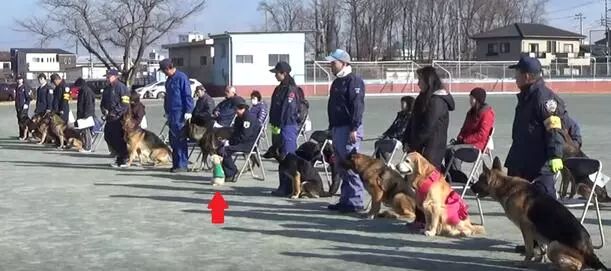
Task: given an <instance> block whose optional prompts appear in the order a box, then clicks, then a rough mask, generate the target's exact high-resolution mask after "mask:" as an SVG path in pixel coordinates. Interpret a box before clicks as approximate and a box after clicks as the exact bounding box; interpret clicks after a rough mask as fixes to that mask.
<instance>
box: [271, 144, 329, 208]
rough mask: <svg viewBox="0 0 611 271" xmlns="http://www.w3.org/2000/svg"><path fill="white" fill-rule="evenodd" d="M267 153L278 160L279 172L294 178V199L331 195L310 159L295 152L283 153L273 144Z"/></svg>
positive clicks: (292, 195) (292, 196)
mask: <svg viewBox="0 0 611 271" xmlns="http://www.w3.org/2000/svg"><path fill="white" fill-rule="evenodd" d="M267 153H268V154H270V155H271V156H272V158H275V159H276V161H278V163H279V165H278V172H279V173H278V174H279V175H281V176H287V177H289V178H290V179H291V180H292V186H293V193H292V194H291V198H292V199H296V198H300V197H302V198H303V197H307V198H318V197H330V196H331V194H330V193H328V192H326V191H324V186H323V183H322V179H321V178H320V175H319V174H318V172H317V171H316V169H314V166H313V165H312V163H310V161H307V160H305V159H303V158H301V157H299V156H297V155H296V154H293V153H289V154H287V155H282V154H281V153H280V149H279V148H278V147H276V146H271V147H270V149H269V150H268V151H267Z"/></svg>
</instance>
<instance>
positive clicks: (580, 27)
mask: <svg viewBox="0 0 611 271" xmlns="http://www.w3.org/2000/svg"><path fill="white" fill-rule="evenodd" d="M585 18H586V17H585V16H583V13H581V12H579V13H577V14H575V20H579V34H581V35H583V20H584V19H585ZM581 42H582V43H583V40H581Z"/></svg>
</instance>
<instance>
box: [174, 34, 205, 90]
mask: <svg viewBox="0 0 611 271" xmlns="http://www.w3.org/2000/svg"><path fill="white" fill-rule="evenodd" d="M213 46H214V40H212V39H210V38H204V39H202V40H199V41H191V42H180V43H175V44H166V45H163V46H162V48H163V49H167V50H168V55H169V58H170V59H172V63H174V65H175V66H176V68H178V69H179V70H181V71H183V72H185V73H187V75H189V77H191V78H194V79H197V80H198V81H200V82H202V83H203V82H211V81H212V75H213V72H212V67H213V64H214V49H213Z"/></svg>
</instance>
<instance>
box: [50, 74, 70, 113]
mask: <svg viewBox="0 0 611 271" xmlns="http://www.w3.org/2000/svg"><path fill="white" fill-rule="evenodd" d="M51 83H53V86H54V87H55V89H54V90H53V106H52V107H53V112H55V113H56V114H58V115H60V116H61V117H62V120H64V122H65V123H68V121H69V120H70V118H69V117H68V116H69V115H70V104H69V102H70V89H69V88H66V83H65V82H64V80H63V79H62V78H61V76H59V74H57V73H54V74H52V75H51Z"/></svg>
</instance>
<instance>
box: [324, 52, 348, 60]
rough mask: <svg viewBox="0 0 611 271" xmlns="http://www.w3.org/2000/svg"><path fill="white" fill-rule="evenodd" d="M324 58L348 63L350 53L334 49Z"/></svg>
mask: <svg viewBox="0 0 611 271" xmlns="http://www.w3.org/2000/svg"><path fill="white" fill-rule="evenodd" d="M325 60H327V61H341V62H344V63H350V54H348V52H346V51H344V50H342V49H335V50H334V51H333V52H331V54H330V55H329V56H327V57H325Z"/></svg>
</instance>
